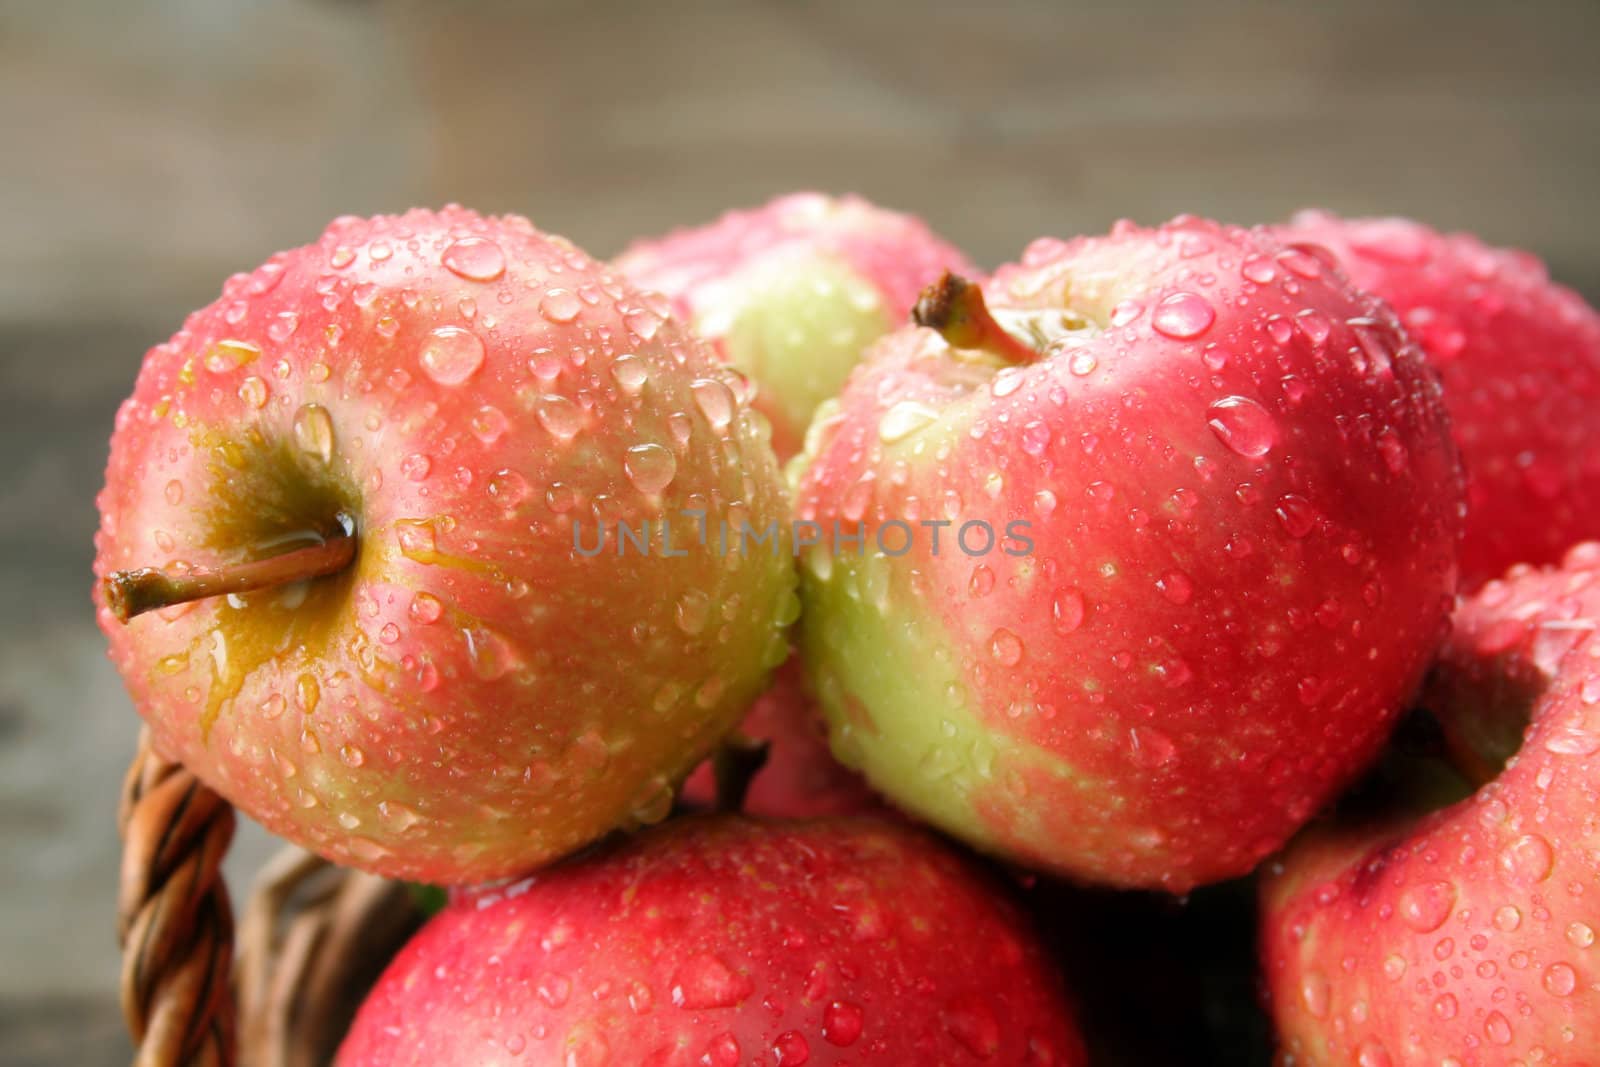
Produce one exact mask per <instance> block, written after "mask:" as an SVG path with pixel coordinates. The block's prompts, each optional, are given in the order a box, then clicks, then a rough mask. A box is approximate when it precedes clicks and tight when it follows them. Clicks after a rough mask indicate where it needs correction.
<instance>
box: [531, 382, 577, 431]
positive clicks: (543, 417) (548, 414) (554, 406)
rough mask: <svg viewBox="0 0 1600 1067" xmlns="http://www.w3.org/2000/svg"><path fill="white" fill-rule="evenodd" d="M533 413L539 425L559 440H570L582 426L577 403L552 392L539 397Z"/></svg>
mask: <svg viewBox="0 0 1600 1067" xmlns="http://www.w3.org/2000/svg"><path fill="white" fill-rule="evenodd" d="M534 415H535V417H536V418H538V420H539V425H540V426H543V427H544V428H545V429H546V430H547V431H548V432H549V433H550V435H551V436H552V437H555V438H556V439H557V440H560V441H570V440H572V439H573V438H574V437H576V436H577V435H578V431H579V430H580V429H582V428H583V412H582V410H581V409H579V407H578V405H577V404H574V403H573V402H572V401H570V400H568V399H567V398H566V397H564V396H561V395H559V394H554V393H552V394H549V395H547V396H542V397H540V398H539V404H538V406H537V407H536V408H535V410H534Z"/></svg>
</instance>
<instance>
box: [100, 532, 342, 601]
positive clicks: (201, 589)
mask: <svg viewBox="0 0 1600 1067" xmlns="http://www.w3.org/2000/svg"><path fill="white" fill-rule="evenodd" d="M338 524H339V531H338V532H337V533H333V534H330V535H328V536H325V537H323V538H322V539H321V540H320V541H318V542H317V543H315V544H312V545H307V546H306V547H304V548H296V549H293V550H291V551H288V552H280V553H278V554H277V555H274V556H268V557H267V558H265V559H258V560H251V561H250V562H248V563H239V564H235V565H234V566H231V567H222V568H219V569H216V570H205V571H191V572H189V573H188V574H169V573H167V572H166V571H164V570H161V569H159V568H156V567H140V568H137V569H135V570H127V571H116V572H115V573H113V574H108V575H106V578H105V580H104V581H103V582H102V583H101V586H100V589H101V591H102V592H103V593H104V595H105V601H106V607H108V608H110V609H111V614H113V615H115V616H116V617H117V619H118V620H119V621H121V622H127V621H128V620H129V619H132V618H133V617H134V616H136V615H143V614H144V613H145V612H147V611H155V610H157V609H158V608H165V607H171V606H172V605H173V604H186V603H188V602H189V601H191V600H204V599H206V598H208V597H214V596H224V595H226V594H228V593H249V592H252V591H254V590H257V589H269V588H271V587H273V586H276V585H285V584H287V583H289V582H303V581H307V580H309V579H311V578H322V577H325V576H327V575H330V574H337V573H339V572H340V571H342V570H344V569H345V568H346V567H348V566H350V563H351V562H352V561H353V560H354V559H355V556H356V534H355V521H354V520H353V519H352V518H350V516H348V515H345V514H343V513H341V514H340V515H339V516H338Z"/></svg>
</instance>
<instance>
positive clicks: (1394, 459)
mask: <svg viewBox="0 0 1600 1067" xmlns="http://www.w3.org/2000/svg"><path fill="white" fill-rule="evenodd" d="M1378 454H1379V455H1380V456H1382V457H1383V465H1384V466H1385V467H1388V468H1389V473H1390V474H1399V473H1401V472H1402V471H1404V470H1405V469H1406V446H1405V444H1404V443H1403V442H1402V441H1401V440H1400V435H1399V434H1398V433H1396V432H1395V431H1394V430H1393V428H1391V427H1388V426H1385V427H1384V428H1383V429H1382V430H1379V431H1378Z"/></svg>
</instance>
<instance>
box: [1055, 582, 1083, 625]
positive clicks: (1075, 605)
mask: <svg viewBox="0 0 1600 1067" xmlns="http://www.w3.org/2000/svg"><path fill="white" fill-rule="evenodd" d="M1084 611H1085V603H1084V599H1083V594H1082V593H1081V592H1079V591H1078V590H1076V589H1065V590H1062V591H1061V592H1060V593H1057V594H1056V598H1055V602H1054V603H1053V604H1052V605H1051V618H1052V620H1053V621H1054V623H1055V627H1056V629H1057V630H1058V631H1060V632H1061V633H1064V634H1069V633H1071V632H1072V631H1074V630H1076V629H1077V628H1078V627H1079V626H1081V625H1083V616H1084Z"/></svg>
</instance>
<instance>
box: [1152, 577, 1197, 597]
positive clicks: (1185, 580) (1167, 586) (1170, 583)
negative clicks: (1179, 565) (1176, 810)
mask: <svg viewBox="0 0 1600 1067" xmlns="http://www.w3.org/2000/svg"><path fill="white" fill-rule="evenodd" d="M1156 588H1157V589H1159V590H1161V595H1162V596H1164V597H1166V598H1167V599H1168V600H1170V601H1172V603H1174V604H1178V605H1183V604H1187V603H1189V601H1190V600H1192V599H1193V598H1194V581H1193V580H1192V579H1190V577H1189V576H1188V575H1187V574H1184V573H1183V572H1182V571H1168V572H1167V573H1166V574H1164V575H1162V576H1161V577H1160V578H1157V579H1156Z"/></svg>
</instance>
